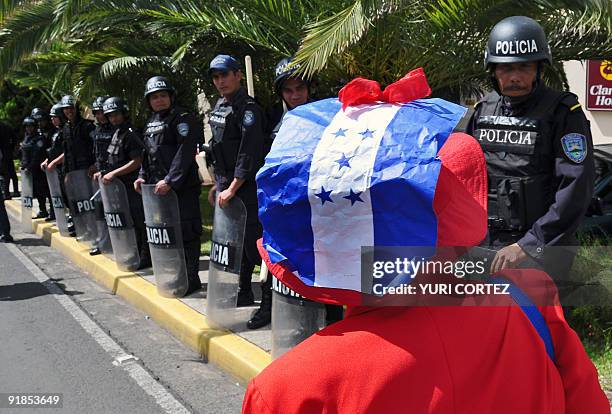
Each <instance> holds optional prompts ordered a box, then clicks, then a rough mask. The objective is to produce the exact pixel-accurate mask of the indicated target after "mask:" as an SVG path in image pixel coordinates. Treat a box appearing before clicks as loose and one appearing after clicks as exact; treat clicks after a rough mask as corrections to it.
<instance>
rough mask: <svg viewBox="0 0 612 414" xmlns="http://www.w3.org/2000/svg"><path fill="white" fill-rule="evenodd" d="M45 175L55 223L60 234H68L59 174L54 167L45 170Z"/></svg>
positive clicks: (66, 235)
mask: <svg viewBox="0 0 612 414" xmlns="http://www.w3.org/2000/svg"><path fill="white" fill-rule="evenodd" d="M45 174H46V175H47V183H48V184H49V193H50V194H51V204H52V206H51V207H52V208H53V211H55V223H56V224H57V228H58V229H59V232H60V234H61V235H62V236H65V237H68V236H70V231H69V230H68V220H67V219H66V209H65V206H66V205H65V203H64V197H63V196H62V187H61V186H60V180H59V174H58V173H57V170H56V169H53V170H51V171H49V170H45Z"/></svg>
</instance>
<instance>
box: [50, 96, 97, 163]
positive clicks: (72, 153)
mask: <svg viewBox="0 0 612 414" xmlns="http://www.w3.org/2000/svg"><path fill="white" fill-rule="evenodd" d="M59 108H60V109H61V110H62V112H63V113H64V116H65V117H66V122H65V124H64V126H63V127H62V138H63V145H62V146H63V153H62V155H60V156H59V157H57V158H56V159H54V160H53V161H51V162H50V163H49V165H48V166H47V168H50V169H53V168H55V167H56V166H58V165H59V164H63V166H64V172H65V173H69V172H70V171H75V170H80V169H88V170H90V171H93V169H94V168H95V166H94V162H95V159H94V155H93V141H92V138H91V132H92V131H93V129H94V126H93V124H92V123H91V122H90V121H88V120H86V119H83V118H82V117H81V114H80V113H79V108H78V106H77V102H76V99H75V98H74V96H72V95H65V96H63V97H62V99H61V100H60V102H59Z"/></svg>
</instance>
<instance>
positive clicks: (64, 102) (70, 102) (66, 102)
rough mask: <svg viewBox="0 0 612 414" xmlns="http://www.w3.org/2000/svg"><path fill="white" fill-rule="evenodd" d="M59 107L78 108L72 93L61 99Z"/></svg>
mask: <svg viewBox="0 0 612 414" xmlns="http://www.w3.org/2000/svg"><path fill="white" fill-rule="evenodd" d="M59 107H60V108H62V109H64V108H76V99H75V98H74V96H72V95H64V96H62V99H61V100H60V101H59Z"/></svg>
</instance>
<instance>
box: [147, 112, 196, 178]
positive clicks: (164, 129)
mask: <svg viewBox="0 0 612 414" xmlns="http://www.w3.org/2000/svg"><path fill="white" fill-rule="evenodd" d="M184 115H188V112H184V111H182V110H180V109H179V108H172V109H171V110H169V111H164V112H163V113H154V114H153V115H152V116H151V118H149V120H148V121H147V124H146V126H145V128H144V133H143V143H144V146H145V152H146V158H147V165H146V169H147V170H146V172H147V174H148V182H149V183H156V182H157V181H159V180H162V179H164V177H165V176H166V175H167V174H168V171H170V169H171V166H172V161H173V159H174V156H175V155H176V153H177V151H178V149H179V146H180V145H181V143H182V141H183V139H184V138H183V137H182V136H180V135H179V131H178V127H180V126H181V125H182V123H180V122H179V117H182V116H184ZM190 126H191V125H187V128H189V127H190ZM187 133H189V134H191V133H193V131H188V132H187ZM189 168H190V169H192V170H193V171H190V172H185V174H186V175H187V176H188V178H187V179H186V182H185V185H186V186H191V185H196V184H198V183H199V178H198V174H197V167H196V164H195V160H194V161H193V163H192V164H191V165H190V167H189Z"/></svg>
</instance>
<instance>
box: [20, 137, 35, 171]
mask: <svg viewBox="0 0 612 414" xmlns="http://www.w3.org/2000/svg"><path fill="white" fill-rule="evenodd" d="M37 136H38V135H26V136H25V137H24V139H23V142H22V143H21V165H22V166H23V167H25V168H29V167H31V165H30V164H31V163H32V161H33V160H34V151H35V149H36V137H37Z"/></svg>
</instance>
